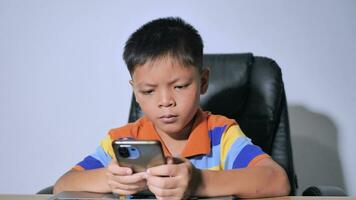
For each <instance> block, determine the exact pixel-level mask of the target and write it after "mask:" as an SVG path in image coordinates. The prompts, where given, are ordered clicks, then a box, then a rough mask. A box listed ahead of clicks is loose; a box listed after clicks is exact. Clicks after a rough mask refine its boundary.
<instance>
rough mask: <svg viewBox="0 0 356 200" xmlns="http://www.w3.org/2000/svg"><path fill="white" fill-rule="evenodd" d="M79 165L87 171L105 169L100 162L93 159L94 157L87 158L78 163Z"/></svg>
mask: <svg viewBox="0 0 356 200" xmlns="http://www.w3.org/2000/svg"><path fill="white" fill-rule="evenodd" d="M78 165H80V166H82V167H83V168H84V169H86V170H88V169H97V168H102V167H104V166H103V164H101V162H100V161H99V160H97V159H95V158H93V157H92V156H87V157H85V158H84V160H83V161H81V162H80V163H78Z"/></svg>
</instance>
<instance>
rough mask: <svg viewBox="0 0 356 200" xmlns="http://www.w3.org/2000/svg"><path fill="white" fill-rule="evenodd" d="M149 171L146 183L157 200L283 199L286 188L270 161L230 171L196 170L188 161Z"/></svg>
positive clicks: (281, 172)
mask: <svg viewBox="0 0 356 200" xmlns="http://www.w3.org/2000/svg"><path fill="white" fill-rule="evenodd" d="M182 160H183V161H184V162H183V163H180V164H171V165H170V164H168V165H162V166H158V167H153V168H150V169H149V171H148V178H147V184H148V187H149V188H150V190H151V191H152V192H153V193H154V194H155V195H156V197H159V198H172V197H173V198H179V199H183V198H186V197H188V196H210V197H212V196H226V195H236V196H238V197H242V198H259V197H273V196H285V195H288V194H289V191H290V185H289V182H288V178H287V175H286V173H285V171H284V170H283V169H282V168H281V167H280V166H279V165H278V164H277V163H275V162H274V161H273V160H272V159H270V158H265V159H263V160H261V161H259V162H258V163H256V165H255V166H253V167H249V168H244V169H233V170H220V171H212V170H199V169H197V168H195V167H194V166H193V165H192V164H191V163H190V162H189V160H186V159H182Z"/></svg>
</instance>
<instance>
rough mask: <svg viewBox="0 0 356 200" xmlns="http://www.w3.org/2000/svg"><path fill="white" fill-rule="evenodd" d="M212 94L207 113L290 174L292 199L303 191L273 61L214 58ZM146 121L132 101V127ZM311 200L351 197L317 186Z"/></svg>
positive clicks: (208, 60)
mask: <svg viewBox="0 0 356 200" xmlns="http://www.w3.org/2000/svg"><path fill="white" fill-rule="evenodd" d="M203 63H204V64H203V65H204V67H208V68H209V69H210V80H209V88H208V91H207V93H206V94H204V95H203V96H202V97H201V106H202V108H203V110H207V111H211V112H212V113H213V114H221V115H224V116H227V117H229V118H232V119H235V120H236V121H237V122H238V123H239V125H240V126H241V129H242V130H243V131H244V133H245V134H246V135H247V136H248V137H250V138H251V139H252V141H253V142H254V143H255V144H257V145H259V146H260V147H261V148H262V149H263V150H264V151H265V152H266V153H268V154H269V155H271V156H272V158H273V159H274V160H275V161H276V162H277V163H279V164H280V165H281V166H282V167H283V168H284V169H285V171H286V172H287V174H288V178H289V182H290V185H291V193H290V195H295V194H296V189H297V187H298V183H297V177H296V174H295V172H294V164H293V156H292V145H291V138H290V132H289V119H288V107H287V100H286V95H285V91H284V85H283V80H282V73H281V69H280V68H279V67H278V65H277V63H276V62H275V61H273V60H271V59H269V58H264V57H258V56H254V55H253V54H251V53H246V54H208V55H204V58H203ZM142 115H143V113H142V111H141V109H140V107H139V106H138V104H137V103H136V101H135V98H134V97H133V98H132V102H131V110H130V115H129V122H133V121H135V120H136V119H138V118H139V117H141V116H142ZM303 195H305V196H345V193H344V192H343V190H341V189H340V188H337V187H332V186H313V187H309V188H308V189H307V190H305V191H304V193H303Z"/></svg>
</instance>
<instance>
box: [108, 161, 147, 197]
mask: <svg viewBox="0 0 356 200" xmlns="http://www.w3.org/2000/svg"><path fill="white" fill-rule="evenodd" d="M145 177H146V172H139V173H134V174H133V173H132V170H131V169H130V168H127V167H120V166H119V164H118V162H117V161H116V159H112V160H111V161H110V163H109V165H108V168H107V178H108V184H109V186H110V188H111V191H112V192H113V193H116V194H119V195H131V194H135V193H137V192H139V191H142V190H144V189H147V184H146V179H145Z"/></svg>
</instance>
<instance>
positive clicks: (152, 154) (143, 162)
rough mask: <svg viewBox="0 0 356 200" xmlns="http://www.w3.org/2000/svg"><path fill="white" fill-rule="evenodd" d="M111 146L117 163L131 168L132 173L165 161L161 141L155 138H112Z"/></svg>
mask: <svg viewBox="0 0 356 200" xmlns="http://www.w3.org/2000/svg"><path fill="white" fill-rule="evenodd" d="M112 147H113V149H114V152H115V157H116V159H117V161H118V163H119V165H120V166H123V167H129V168H131V169H132V170H133V172H134V173H136V172H143V171H146V169H147V168H150V167H154V166H158V165H163V164H165V163H166V159H165V157H164V154H163V150H162V145H161V142H160V141H157V140H114V141H113V142H112Z"/></svg>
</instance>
